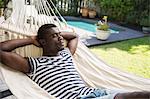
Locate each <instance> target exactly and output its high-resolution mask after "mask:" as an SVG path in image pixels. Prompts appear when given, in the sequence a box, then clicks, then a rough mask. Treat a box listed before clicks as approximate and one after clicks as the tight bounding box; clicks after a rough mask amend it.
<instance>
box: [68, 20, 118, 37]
mask: <svg viewBox="0 0 150 99" xmlns="http://www.w3.org/2000/svg"><path fill="white" fill-rule="evenodd" d="M67 23H68V24H69V25H71V26H74V27H78V28H81V29H84V30H87V31H90V32H93V33H94V34H95V32H96V25H95V24H94V23H89V22H85V21H70V20H69V21H67ZM109 30H110V32H111V33H119V31H120V30H119V29H115V28H111V27H110V29H109Z"/></svg>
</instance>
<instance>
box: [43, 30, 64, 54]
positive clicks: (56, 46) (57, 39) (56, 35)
mask: <svg viewBox="0 0 150 99" xmlns="http://www.w3.org/2000/svg"><path fill="white" fill-rule="evenodd" d="M45 41H46V47H48V48H50V49H52V50H57V51H60V50H61V49H63V48H64V39H63V37H62V36H61V35H60V31H59V29H58V28H57V27H54V28H51V29H50V30H49V33H47V35H46V37H45Z"/></svg>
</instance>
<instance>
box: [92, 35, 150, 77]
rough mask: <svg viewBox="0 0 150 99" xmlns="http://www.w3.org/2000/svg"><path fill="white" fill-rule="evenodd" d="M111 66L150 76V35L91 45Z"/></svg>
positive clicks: (93, 50)
mask: <svg viewBox="0 0 150 99" xmlns="http://www.w3.org/2000/svg"><path fill="white" fill-rule="evenodd" d="M90 50H91V51H92V52H94V53H95V54H96V55H98V56H99V57H100V58H101V59H103V60H104V61H105V62H106V63H108V64H109V65H111V66H114V67H117V68H120V69H122V70H125V71H128V72H131V73H134V74H137V75H139V76H143V77H146V78H150V37H143V38H139V39H132V40H127V41H122V42H117V43H112V44H106V45H100V46H95V47H90Z"/></svg>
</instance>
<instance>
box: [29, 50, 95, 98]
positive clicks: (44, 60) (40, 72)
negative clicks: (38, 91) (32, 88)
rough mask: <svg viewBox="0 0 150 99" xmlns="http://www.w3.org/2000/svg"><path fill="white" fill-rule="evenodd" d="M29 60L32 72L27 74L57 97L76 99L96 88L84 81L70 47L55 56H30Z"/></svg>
mask: <svg viewBox="0 0 150 99" xmlns="http://www.w3.org/2000/svg"><path fill="white" fill-rule="evenodd" d="M28 61H29V64H30V73H29V74H27V75H28V76H29V77H30V78H31V79H32V80H33V81H34V82H35V83H37V84H38V85H39V86H40V87H41V88H43V89H44V90H46V91H47V92H48V93H49V94H50V95H53V96H55V97H56V98H57V99H76V98H77V97H79V96H81V95H88V94H90V93H91V92H93V91H94V90H95V89H93V88H89V87H87V86H86V85H85V83H84V82H83V81H82V79H81V77H80V76H79V74H78V73H77V71H76V69H75V67H74V66H75V65H74V63H73V59H72V56H71V53H70V51H69V50H68V49H64V50H62V51H60V52H59V53H58V56H55V57H48V56H41V57H38V58H33V57H28Z"/></svg>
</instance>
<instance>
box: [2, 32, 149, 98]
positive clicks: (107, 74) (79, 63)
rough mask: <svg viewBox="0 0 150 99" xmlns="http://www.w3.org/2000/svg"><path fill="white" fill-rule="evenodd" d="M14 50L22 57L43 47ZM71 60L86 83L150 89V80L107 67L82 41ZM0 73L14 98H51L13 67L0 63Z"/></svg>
mask: <svg viewBox="0 0 150 99" xmlns="http://www.w3.org/2000/svg"><path fill="white" fill-rule="evenodd" d="M3 33H4V32H3ZM3 36H4V37H3V38H2V41H5V40H8V39H9V40H10V39H18V38H26V37H27V36H25V35H21V34H16V33H7V34H5V33H4V34H3ZM15 52H16V53H19V54H20V55H22V56H35V57H36V56H40V55H41V54H42V50H41V49H39V48H37V47H35V46H33V45H29V46H26V47H22V48H18V49H16V50H15ZM85 57H86V59H85ZM74 61H75V63H76V69H77V71H78V72H79V74H80V75H81V77H82V78H83V80H84V81H85V83H86V84H87V85H88V86H92V87H95V88H109V89H121V90H128V91H135V90H146V91H150V79H145V78H142V77H138V76H135V75H132V74H129V73H126V72H123V71H120V70H118V69H115V68H112V67H110V66H109V65H107V64H105V63H104V62H103V61H102V60H100V59H98V58H97V57H96V56H95V55H93V54H92V53H91V52H90V51H89V49H88V48H87V47H86V46H85V45H84V44H82V43H81V42H79V44H78V48H77V51H76V53H75V55H74ZM0 72H1V73H2V75H3V78H4V80H5V82H6V84H7V85H8V87H9V89H10V90H11V91H12V93H13V94H14V95H15V96H16V97H17V99H53V98H54V97H53V96H51V95H49V94H48V93H47V92H46V91H44V90H43V89H41V88H40V87H39V86H38V85H37V84H35V83H34V82H33V81H32V80H31V79H30V78H28V77H27V76H26V75H25V74H23V73H21V72H18V71H15V70H12V69H11V68H8V67H7V66H4V65H2V64H1V65H0Z"/></svg>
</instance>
